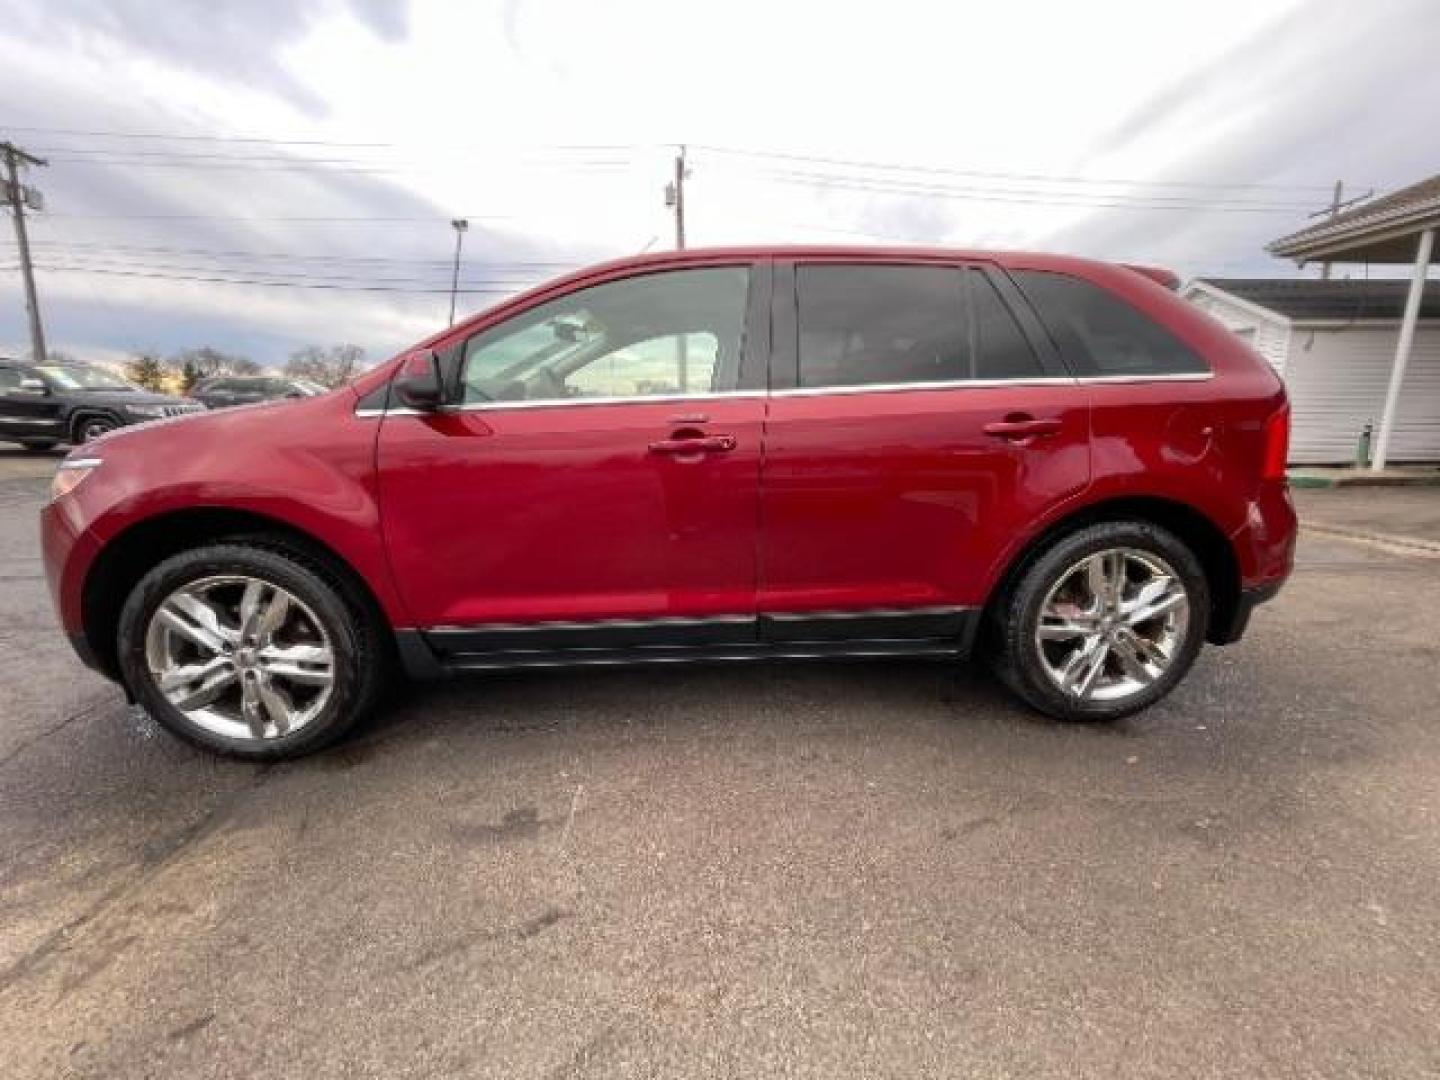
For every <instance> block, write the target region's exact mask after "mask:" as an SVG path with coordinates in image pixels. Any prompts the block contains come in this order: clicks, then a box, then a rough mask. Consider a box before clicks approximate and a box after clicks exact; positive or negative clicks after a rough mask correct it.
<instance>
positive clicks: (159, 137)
mask: <svg viewBox="0 0 1440 1080" xmlns="http://www.w3.org/2000/svg"><path fill="white" fill-rule="evenodd" d="M0 128H4V129H5V130H7V131H24V132H30V133H34V134H44V135H72V136H75V137H78V138H84V139H140V140H149V141H152V142H202V143H204V142H210V143H246V144H256V145H263V146H331V147H345V148H349V149H363V150H394V149H400V148H402V147H405V146H419V145H424V144H422V143H395V142H345V141H340V140H335V139H277V138H272V137H268V136H261V135H229V134H225V135H198V134H179V133H165V132H138V131H82V130H77V129H75V128H55V127H24V126H20V125H16V124H0ZM448 145H451V146H455V145H459V146H470V147H473V148H475V149H484V150H489V151H494V150H495V146H494V144H490V143H459V144H456V143H451V144H448ZM657 145H659V144H656V143H536V144H534V145H533V146H529V147H525V149H536V150H558V151H573V152H582V151H583V152H591V151H597V150H606V151H613V150H652V149H655V147H656V146H657Z"/></svg>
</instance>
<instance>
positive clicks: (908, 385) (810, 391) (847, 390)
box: [770, 375, 1078, 397]
mask: <svg viewBox="0 0 1440 1080" xmlns="http://www.w3.org/2000/svg"><path fill="white" fill-rule="evenodd" d="M1077 382H1078V380H1076V379H1074V378H1071V377H1069V376H1061V375H1037V376H1035V377H1034V378H1024V379H946V380H938V381H935V382H903V383H855V384H853V385H850V384H846V385H843V386H792V387H786V388H785V389H783V390H772V391H771V392H770V396H771V397H818V396H827V395H830V394H889V393H894V392H896V391H900V390H960V389H963V388H965V387H972V388H976V389H981V390H983V389H985V388H987V387H995V386H1074V385H1076V383H1077Z"/></svg>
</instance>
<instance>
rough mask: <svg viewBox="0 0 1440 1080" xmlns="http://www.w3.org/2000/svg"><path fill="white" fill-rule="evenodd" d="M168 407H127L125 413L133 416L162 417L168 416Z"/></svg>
mask: <svg viewBox="0 0 1440 1080" xmlns="http://www.w3.org/2000/svg"><path fill="white" fill-rule="evenodd" d="M168 409H169V406H168V405H126V406H125V411H126V412H128V413H129V414H130V415H131V416H149V417H156V418H158V417H161V416H165V415H167V411H166V410H168Z"/></svg>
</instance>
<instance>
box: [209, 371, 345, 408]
mask: <svg viewBox="0 0 1440 1080" xmlns="http://www.w3.org/2000/svg"><path fill="white" fill-rule="evenodd" d="M323 393H325V388H324V387H323V386H320V385H319V384H318V383H313V382H310V381H308V380H306V379H292V378H289V377H288V376H280V375H218V376H216V377H215V378H213V379H205V380H203V381H201V382H198V383H196V384H195V385H194V386H193V387H192V388H191V389H190V394H189V396H190V397H191V398H192V399H194V400H195V401H198V402H200V403H201V404H202V405H204V406H205V407H206V408H208V409H223V408H226V407H228V406H230V405H254V404H255V403H256V402H258V401H275V400H277V399H278V398H303V397H315V396H316V395H317V394H323Z"/></svg>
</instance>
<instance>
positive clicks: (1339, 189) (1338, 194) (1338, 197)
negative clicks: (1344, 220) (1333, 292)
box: [1320, 180, 1345, 281]
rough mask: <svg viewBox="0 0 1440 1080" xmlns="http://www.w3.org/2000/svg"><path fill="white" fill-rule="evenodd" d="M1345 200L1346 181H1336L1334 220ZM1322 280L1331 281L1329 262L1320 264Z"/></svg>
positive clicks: (1332, 200)
mask: <svg viewBox="0 0 1440 1080" xmlns="http://www.w3.org/2000/svg"><path fill="white" fill-rule="evenodd" d="M1344 200H1345V181H1344V180H1336V181H1335V195H1334V197H1333V198H1332V199H1331V200H1330V216H1331V217H1332V218H1333V217H1334V216H1335V215H1336V214H1338V213H1340V204H1341V203H1342V202H1343V201H1344ZM1320 280H1321V281H1329V280H1330V264H1329V263H1328V262H1323V263H1321V264H1320Z"/></svg>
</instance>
